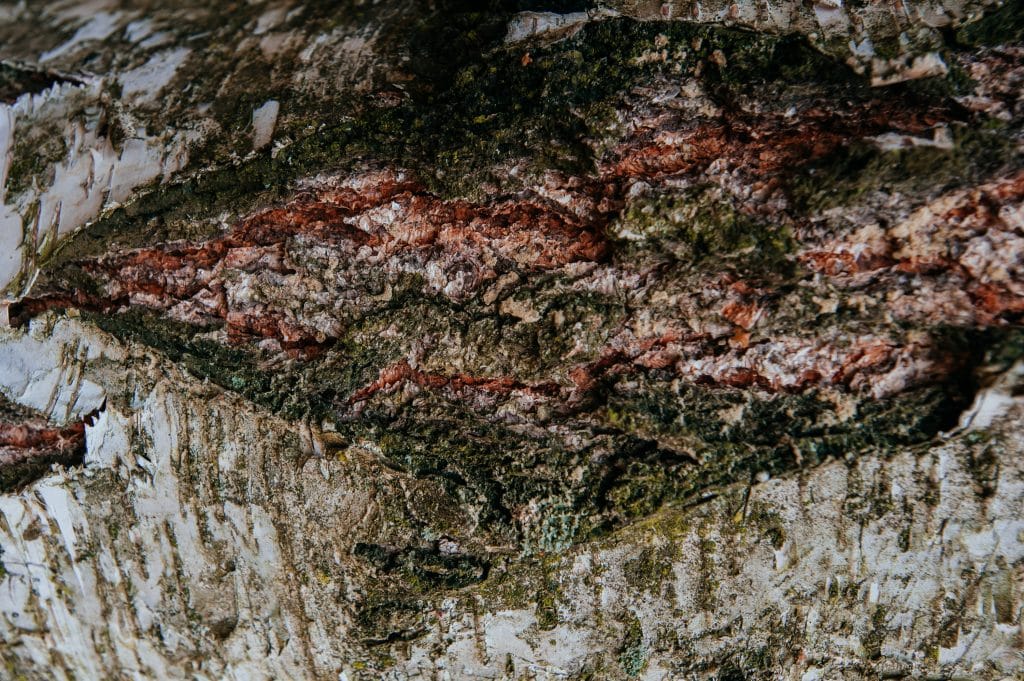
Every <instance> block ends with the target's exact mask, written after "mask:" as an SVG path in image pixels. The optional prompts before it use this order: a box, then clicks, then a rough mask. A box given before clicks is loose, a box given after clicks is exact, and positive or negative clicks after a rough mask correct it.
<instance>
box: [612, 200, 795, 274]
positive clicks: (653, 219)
mask: <svg viewBox="0 0 1024 681" xmlns="http://www.w3.org/2000/svg"><path fill="white" fill-rule="evenodd" d="M715 194H716V192H714V190H712V189H710V188H698V189H695V190H690V191H687V192H685V193H682V194H679V195H672V194H659V195H658V196H656V197H645V198H640V199H637V200H633V201H631V202H630V203H628V204H627V205H626V207H625V209H624V210H623V212H622V214H621V215H620V217H619V218H618V220H617V221H616V222H615V224H613V225H612V227H611V230H610V231H611V234H612V235H613V236H616V237H618V238H620V239H625V240H627V241H628V240H632V241H639V242H640V243H642V244H643V245H644V246H647V247H649V246H651V245H653V246H655V247H656V248H659V249H660V250H662V251H664V252H667V253H670V254H671V255H673V256H674V257H675V258H677V259H678V260H680V261H682V262H685V263H688V264H699V263H701V262H702V261H705V260H714V261H717V262H716V263H715V264H718V263H719V262H721V263H723V264H724V263H730V264H732V265H734V266H736V267H738V268H739V269H741V270H742V271H744V272H750V271H754V272H772V273H775V274H785V273H787V272H788V271H789V270H790V269H791V268H790V266H789V262H788V261H787V260H786V256H787V255H788V254H789V253H791V252H792V251H793V239H792V237H791V235H790V233H789V231H788V229H787V228H786V227H785V226H783V225H779V224H772V223H768V222H764V221H761V220H758V219H756V218H753V217H751V216H748V215H744V214H742V213H740V212H739V211H737V210H736V208H735V207H734V206H733V205H732V203H731V202H730V201H728V200H726V199H723V198H716V196H715ZM627 255H628V253H624V254H623V257H626V256H627Z"/></svg>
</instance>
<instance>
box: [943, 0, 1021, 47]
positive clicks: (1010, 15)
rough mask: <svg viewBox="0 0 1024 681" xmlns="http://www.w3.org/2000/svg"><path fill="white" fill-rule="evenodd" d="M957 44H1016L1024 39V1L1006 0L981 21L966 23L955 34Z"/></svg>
mask: <svg viewBox="0 0 1024 681" xmlns="http://www.w3.org/2000/svg"><path fill="white" fill-rule="evenodd" d="M954 40H955V44H957V45H960V46H965V47H981V46H994V45H1014V44H1019V43H1021V42H1022V41H1024V2H1022V1H1021V0H1006V1H1005V2H1003V3H1002V6H1001V7H999V8H998V9H997V10H995V11H992V12H987V13H986V14H985V16H984V17H982V18H981V19H980V20H979V21H975V22H972V23H968V24H965V25H964V26H962V27H960V29H958V30H957V31H956V33H955V34H954Z"/></svg>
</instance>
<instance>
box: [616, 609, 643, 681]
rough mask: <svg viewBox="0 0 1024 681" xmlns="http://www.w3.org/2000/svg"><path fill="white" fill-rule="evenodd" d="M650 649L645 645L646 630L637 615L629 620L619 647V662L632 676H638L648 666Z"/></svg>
mask: <svg viewBox="0 0 1024 681" xmlns="http://www.w3.org/2000/svg"><path fill="white" fill-rule="evenodd" d="M648 655H649V651H648V650H647V646H646V645H644V632H643V629H642V628H641V626H640V620H638V619H637V618H636V617H634V618H632V619H631V620H630V621H629V624H628V626H627V628H626V635H625V638H624V639H623V641H622V646H621V647H620V648H619V664H620V665H621V666H622V671H623V672H624V673H625V674H626V676H628V677H630V678H637V677H639V676H640V674H642V673H643V671H644V669H646V668H647V662H648Z"/></svg>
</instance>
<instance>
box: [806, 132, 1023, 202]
mask: <svg viewBox="0 0 1024 681" xmlns="http://www.w3.org/2000/svg"><path fill="white" fill-rule="evenodd" d="M950 132H951V134H952V136H953V148H952V149H939V148H936V147H914V148H910V149H900V150H894V151H882V150H880V149H878V148H877V147H875V146H873V145H869V144H866V143H865V144H854V145H852V146H851V147H849V148H846V149H842V150H840V151H838V152H836V153H835V154H833V155H832V156H830V157H828V158H825V159H823V160H822V161H821V162H818V163H815V164H812V165H810V166H808V167H807V168H805V169H803V170H802V171H801V173H800V174H799V175H797V176H796V177H795V178H794V179H793V181H792V184H791V194H792V196H793V199H794V201H795V203H796V204H797V205H798V206H799V207H800V208H801V209H802V210H804V211H807V212H810V213H814V212H821V211H825V210H827V209H829V208H834V207H836V206H844V205H850V204H852V203H856V202H857V201H860V200H863V199H865V198H868V197H870V195H871V193H872V192H878V191H885V192H889V193H894V192H900V193H903V194H907V195H914V194H918V195H919V194H922V193H929V192H938V191H942V190H944V189H945V190H948V189H953V188H956V187H961V186H968V185H972V184H975V183H978V182H980V181H983V180H984V179H985V178H986V177H987V176H989V175H990V174H991V173H993V172H995V171H996V170H998V169H999V168H1002V167H1007V166H1009V165H1010V164H1011V163H1013V162H1014V159H1018V158H1019V157H1020V152H1019V150H1017V148H1016V147H1015V146H1014V145H1013V144H1012V142H1011V137H1010V136H1008V135H1007V134H1006V132H1005V130H1002V129H1001V124H999V123H998V122H996V123H995V124H994V127H984V126H982V127H971V128H962V127H958V126H953V127H951V128H950Z"/></svg>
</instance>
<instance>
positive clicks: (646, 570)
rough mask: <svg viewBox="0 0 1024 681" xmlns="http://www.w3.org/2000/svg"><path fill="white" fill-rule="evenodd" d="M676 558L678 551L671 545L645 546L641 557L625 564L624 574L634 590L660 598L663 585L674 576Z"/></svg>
mask: <svg viewBox="0 0 1024 681" xmlns="http://www.w3.org/2000/svg"><path fill="white" fill-rule="evenodd" d="M675 558H676V551H675V550H674V548H673V546H672V545H671V544H666V545H664V546H662V547H660V548H654V547H651V546H645V547H644V548H643V549H642V550H641V551H640V555H639V556H637V557H636V558H632V559H630V560H627V561H626V562H625V563H624V564H623V566H622V574H623V577H624V578H625V580H626V583H627V584H629V585H630V586H631V587H633V588H634V589H637V590H639V591H641V592H645V593H650V594H653V595H655V596H660V595H661V591H662V587H663V585H664V584H665V583H666V582H667V581H669V580H671V578H672V576H673V571H672V563H673V560H674V559H675Z"/></svg>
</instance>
